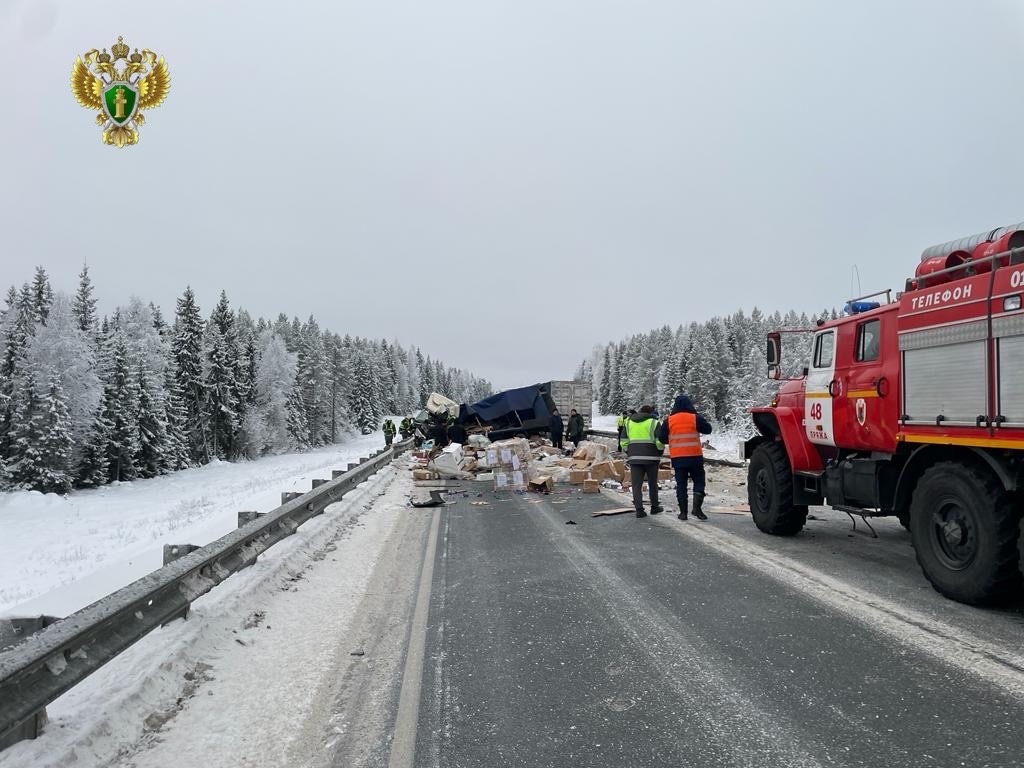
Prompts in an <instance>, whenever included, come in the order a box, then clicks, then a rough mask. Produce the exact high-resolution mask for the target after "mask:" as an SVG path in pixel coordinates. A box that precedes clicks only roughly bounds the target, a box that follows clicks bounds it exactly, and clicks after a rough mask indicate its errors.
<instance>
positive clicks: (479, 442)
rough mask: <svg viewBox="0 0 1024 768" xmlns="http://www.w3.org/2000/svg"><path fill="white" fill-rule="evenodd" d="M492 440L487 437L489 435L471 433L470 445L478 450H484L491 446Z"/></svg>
mask: <svg viewBox="0 0 1024 768" xmlns="http://www.w3.org/2000/svg"><path fill="white" fill-rule="evenodd" d="M490 444H491V441H490V440H488V439H487V435H470V436H469V446H470V448H475V449H476V450H484V449H486V448H487V447H488V446H490Z"/></svg>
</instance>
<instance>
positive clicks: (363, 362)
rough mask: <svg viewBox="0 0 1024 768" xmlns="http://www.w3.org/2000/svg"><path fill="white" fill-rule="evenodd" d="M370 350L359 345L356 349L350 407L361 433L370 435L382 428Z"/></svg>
mask: <svg viewBox="0 0 1024 768" xmlns="http://www.w3.org/2000/svg"><path fill="white" fill-rule="evenodd" d="M369 357H370V356H369V350H368V349H366V348H365V347H362V346H359V345H357V346H356V348H355V355H354V363H355V367H354V369H353V372H352V378H353V388H352V401H351V403H350V407H351V409H352V416H353V417H354V418H355V422H356V427H357V428H358V429H359V431H360V432H361V433H362V434H364V435H368V434H370V433H371V432H374V431H376V429H377V427H378V426H380V425H379V424H378V423H377V411H376V407H375V405H374V402H373V398H374V381H373V379H372V377H371V375H370V366H371V361H370V359H369Z"/></svg>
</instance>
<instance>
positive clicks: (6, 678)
mask: <svg viewBox="0 0 1024 768" xmlns="http://www.w3.org/2000/svg"><path fill="white" fill-rule="evenodd" d="M411 447H412V440H406V441H403V442H401V443H396V444H395V445H394V446H392V447H390V448H387V449H383V450H381V451H378V452H377V453H375V454H374V455H372V456H370V457H368V458H366V459H362V460H361V462H360V464H358V465H350V466H349V469H348V470H347V471H344V472H335V473H334V474H335V477H334V479H333V480H330V481H328V482H325V483H323V484H321V485H318V486H317V487H315V488H313V490H311V491H308V492H307V493H304V494H302V495H299V496H298V497H297V498H294V499H291V500H290V501H287V502H286V503H284V504H282V505H281V506H279V507H277V508H276V509H274V510H272V511H270V512H268V513H266V514H265V515H260V516H259V517H258V518H257V519H255V520H252V521H251V522H249V523H246V524H245V525H242V526H241V527H239V528H238V529H237V530H235V531H232V532H231V533H229V534H227V535H225V536H222V537H221V538H219V539H217V540H216V541H214V542H213V543H211V544H207V545H206V546H204V547H200V548H199V549H196V550H194V551H192V552H189V553H188V554H185V555H183V556H181V557H180V558H178V559H175V560H173V561H172V562H170V563H168V564H166V565H165V566H164V567H163V568H160V569H159V570H156V571H153V572H152V573H150V574H149V575H148V576H144V577H143V578H141V579H139V580H137V581H135V582H133V583H132V584H129V585H128V586H126V587H122V588H121V589H119V590H117V591H116V592H114V593H113V594H110V595H107V596H106V597H104V598H101V599H100V600H98V601H97V602H95V603H93V604H92V605H89V606H87V607H85V608H83V609H82V610H80V611H78V612H76V613H74V614H72V615H71V616H68V617H67V618H65V619H61V620H59V621H56V622H55V623H53V624H50V625H49V626H47V627H45V628H44V629H42V630H40V631H39V632H37V633H35V634H33V635H30V636H29V637H28V638H26V639H25V640H24V641H22V642H21V643H20V644H19V645H16V646H14V647H13V648H10V649H7V650H5V651H0V749H2V748H3V747H5V746H9V745H10V744H12V743H14V742H16V741H19V740H20V739H21V738H26V737H28V738H33V737H35V736H36V735H37V732H38V730H39V729H38V724H39V723H41V722H45V708H46V705H47V704H49V703H51V702H52V701H54V700H55V699H56V698H57V697H58V696H60V695H61V694H63V693H65V692H66V691H68V690H70V689H71V688H72V687H74V686H75V685H77V684H78V683H80V682H81V681H82V680H84V679H85V678H86V677H88V676H89V675H90V674H92V673H93V672H95V671H96V670H98V669H99V668H100V667H102V666H103V665H104V664H106V663H107V662H108V661H110V660H111V659H113V658H114V657H115V656H117V655H118V654H119V653H121V652H122V651H124V650H126V649H127V648H129V647H130V646H131V645H132V644H133V643H135V642H136V641H138V640H140V639H141V638H142V637H144V636H145V635H147V634H149V633H150V632H152V631H153V630H154V629H156V628H157V627H160V626H161V625H163V624H166V623H167V622H169V621H172V620H174V619H176V618H181V617H184V616H186V614H187V612H188V608H189V605H190V604H191V603H192V601H193V600H195V599H196V598H198V597H200V596H201V595H204V594H206V593H207V592H209V591H210V590H211V589H213V588H214V587H215V586H217V585H218V584H220V583H221V582H222V581H224V580H225V579H227V578H228V577H229V576H230V575H231V574H233V573H236V572H238V571H240V570H241V569H243V568H245V567H247V566H249V565H252V564H253V563H255V562H256V558H257V557H259V555H260V554H261V553H262V552H264V551H266V550H267V549H268V548H270V547H271V546H273V545H274V544H276V543H277V542H278V541H281V540H282V539H284V538H286V537H288V536H290V535H292V534H293V533H295V531H296V530H297V529H298V527H299V526H300V525H302V524H303V523H304V522H306V521H307V520H309V519H310V518H311V517H315V516H316V515H319V514H322V513H323V511H324V509H326V508H327V507H328V506H329V505H331V504H333V503H335V502H337V501H340V500H341V498H342V496H344V495H345V493H347V492H348V491H350V490H352V489H353V488H355V487H356V486H357V485H359V484H360V483H362V482H364V481H365V480H367V479H368V478H369V477H370V476H371V475H373V474H375V473H376V472H377V471H378V470H379V469H381V468H382V467H383V466H385V465H387V464H389V463H390V462H391V460H392V459H393V458H394V457H395V456H397V455H400V454H401V453H404V452H405V451H406V450H409V449H410V448H411ZM26 730H27V731H29V732H27V733H26Z"/></svg>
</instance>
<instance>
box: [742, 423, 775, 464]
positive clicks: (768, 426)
mask: <svg viewBox="0 0 1024 768" xmlns="http://www.w3.org/2000/svg"><path fill="white" fill-rule="evenodd" d="M753 417H754V426H755V427H757V431H758V432H759V433H760V434H757V435H755V436H754V437H752V438H750V439H749V440H747V441H746V442H745V443H744V444H743V458H745V459H749V458H750V457H751V456H752V455H753V454H754V451H755V450H757V446H759V445H761V443H770V442H774V441H775V440H778V439H779V435H780V434H781V430H780V429H779V422H778V420H777V419H776V418H775V414H773V413H755V414H753Z"/></svg>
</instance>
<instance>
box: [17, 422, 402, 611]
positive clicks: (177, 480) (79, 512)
mask: <svg viewBox="0 0 1024 768" xmlns="http://www.w3.org/2000/svg"><path fill="white" fill-rule="evenodd" d="M383 445H384V437H383V435H382V434H381V433H379V432H377V433H373V434H370V435H365V436H357V437H353V438H351V439H350V440H349V441H347V442H344V443H339V444H337V445H332V446H327V447H324V448H321V449H318V450H315V451H310V452H308V453H295V454H286V455H282V456H269V457H266V458H263V459H259V460H257V461H241V462H235V463H228V462H218V463H215V464H209V465H207V466H204V467H199V468H197V469H188V470H184V471H182V472H175V473H173V474H170V475H164V476H162V477H157V478H153V479H151V480H138V481H135V482H132V483H119V484H115V485H110V486H104V487H102V488H97V489H91V490H83V491H75V492H74V493H71V494H69V495H68V496H66V497H62V496H57V495H56V494H46V495H44V494H41V493H36V492H12V493H2V494H0V615H2V614H4V613H7V614H18V615H35V614H40V613H42V614H50V615H55V616H67V615H69V614H71V613H73V612H74V611H76V610H78V609H80V608H83V607H85V606H86V605H89V604H90V603H92V602H93V601H95V600H98V599H99V598H100V597H103V596H104V595H107V594H110V593H111V592H113V591H114V590H116V589H118V588H120V587H123V586H125V585H126V584H129V583H131V582H132V581H134V580H135V579H138V578H140V577H142V576H145V575H146V574H147V573H150V572H151V571H153V570H155V569H157V568H159V567H160V566H161V565H162V564H163V560H162V558H163V545H164V544H199V545H203V544H208V543H210V542H211V541H214V540H215V539H217V538H219V537H220V536H223V535H224V534H225V533H228V532H229V531H231V530H233V529H234V528H235V527H236V524H237V515H238V512H239V511H240V510H245V509H251V510H258V511H260V512H266V511H268V510H270V509H273V508H274V507H276V506H278V505H279V504H280V503H281V492H282V491H296V490H301V491H308V490H309V489H310V481H311V480H312V479H313V478H316V477H326V478H330V476H331V475H330V472H331V470H332V469H345V468H346V467H347V465H348V463H349V462H357V461H358V460H359V457H360V456H367V455H369V454H370V453H371V452H372V451H374V450H376V449H377V448H381V447H383Z"/></svg>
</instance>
